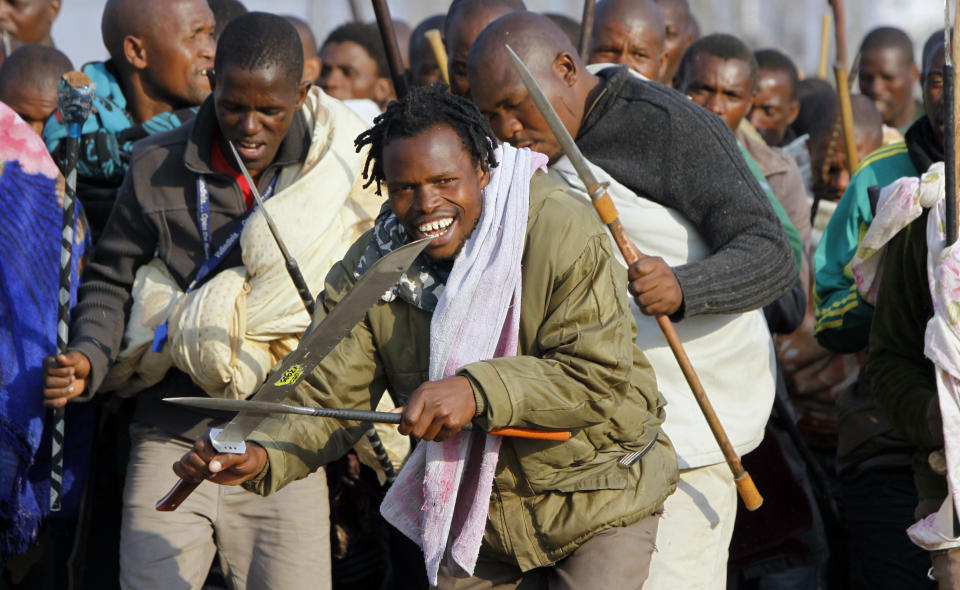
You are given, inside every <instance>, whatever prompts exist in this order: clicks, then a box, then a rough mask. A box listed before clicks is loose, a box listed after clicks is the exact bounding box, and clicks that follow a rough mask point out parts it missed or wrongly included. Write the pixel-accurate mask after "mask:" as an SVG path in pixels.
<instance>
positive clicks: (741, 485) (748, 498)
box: [733, 471, 763, 512]
mask: <svg viewBox="0 0 960 590" xmlns="http://www.w3.org/2000/svg"><path fill="white" fill-rule="evenodd" d="M733 483H735V484H737V493H739V494H740V499H742V500H743V506H744V507H745V508H746V509H747V510H749V511H750V512H753V511H754V510H756V509H757V508H760V507H761V506H763V496H761V495H760V490H758V489H757V486H756V484H754V483H753V478H752V477H750V474H749V473H747V472H746V471H744V472H743V476H742V477H735V478H734V479H733Z"/></svg>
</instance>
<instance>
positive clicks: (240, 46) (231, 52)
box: [213, 12, 303, 85]
mask: <svg viewBox="0 0 960 590" xmlns="http://www.w3.org/2000/svg"><path fill="white" fill-rule="evenodd" d="M227 66H238V67H240V68H243V69H244V70H261V69H266V68H270V67H277V68H280V69H281V70H282V71H283V73H284V75H285V76H287V78H288V79H289V80H290V81H291V82H292V83H294V84H295V85H299V84H300V77H301V76H302V75H303V46H302V45H301V44H300V35H299V34H298V33H297V29H295V28H294V26H293V25H292V24H290V21H288V20H287V19H285V18H283V17H282V16H277V15H275V14H268V13H266V12H248V13H247V14H243V15H240V16H238V17H237V18H235V19H233V20H232V21H230V23H229V24H228V25H227V28H226V29H224V30H223V34H222V35H221V36H220V40H219V41H218V42H217V56H216V58H215V59H214V66H213V67H214V70H215V71H216V72H223V71H224V70H225V69H226V68H227Z"/></svg>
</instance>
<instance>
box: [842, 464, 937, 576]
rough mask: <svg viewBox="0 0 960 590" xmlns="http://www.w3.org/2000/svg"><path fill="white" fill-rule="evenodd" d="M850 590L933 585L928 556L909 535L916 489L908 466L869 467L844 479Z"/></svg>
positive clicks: (912, 520) (843, 493)
mask: <svg viewBox="0 0 960 590" xmlns="http://www.w3.org/2000/svg"><path fill="white" fill-rule="evenodd" d="M841 492H842V493H841V513H842V514H843V516H844V518H845V520H846V524H847V534H848V537H847V539H848V546H849V552H848V556H849V560H850V583H849V585H848V588H850V589H851V590H859V589H863V590H885V589H890V590H913V589H917V590H934V589H935V588H936V587H937V586H936V583H935V582H932V581H931V580H929V579H928V578H927V571H928V570H929V569H930V555H929V554H928V553H927V552H926V551H924V550H923V549H921V548H919V547H917V546H916V545H914V544H913V543H912V542H910V539H909V538H908V537H907V533H906V530H907V527H909V526H910V525H911V524H913V522H914V517H913V510H914V508H915V507H916V505H917V491H916V487H915V486H914V483H913V472H912V470H911V469H910V467H907V466H904V467H887V468H878V469H870V470H867V471H864V472H863V473H861V474H859V475H857V476H856V477H853V478H850V479H843V480H842V481H841Z"/></svg>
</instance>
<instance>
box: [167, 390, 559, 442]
mask: <svg viewBox="0 0 960 590" xmlns="http://www.w3.org/2000/svg"><path fill="white" fill-rule="evenodd" d="M163 401H165V402H169V403H172V404H177V405H179V406H187V407H191V408H202V409H205V410H221V411H228V412H246V413H248V414H258V415H261V416H266V415H269V414H299V415H301V416H314V417H319V418H335V419H338V420H358V421H361V422H381V423H383V424H400V422H401V420H402V419H403V415H402V414H400V413H397V412H375V411H371V410H354V409H349V408H320V407H308V406H294V405H290V404H282V403H276V402H265V401H260V400H259V399H254V400H245V399H219V398H211V397H165V398H163ZM461 430H468V431H469V430H476V427H475V426H474V425H473V423H472V422H468V423H467V424H465V425H464V426H463V428H462V429H461ZM489 434H496V435H498V436H513V437H516V438H535V439H540V440H555V441H560V442H565V441H568V440H570V431H569V430H530V429H527V428H494V429H493V430H491V431H490V432H489Z"/></svg>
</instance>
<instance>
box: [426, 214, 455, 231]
mask: <svg viewBox="0 0 960 590" xmlns="http://www.w3.org/2000/svg"><path fill="white" fill-rule="evenodd" d="M452 224H453V218H452V217H447V218H446V219H440V220H438V221H428V222H427V223H424V224H421V225H420V226H419V227H418V228H417V229H419V230H420V232H421V233H428V232H434V231H437V230H440V229H446V228H448V227H450V226H451V225H452Z"/></svg>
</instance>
